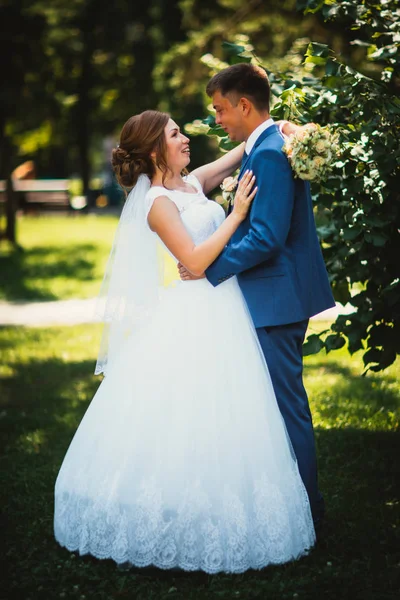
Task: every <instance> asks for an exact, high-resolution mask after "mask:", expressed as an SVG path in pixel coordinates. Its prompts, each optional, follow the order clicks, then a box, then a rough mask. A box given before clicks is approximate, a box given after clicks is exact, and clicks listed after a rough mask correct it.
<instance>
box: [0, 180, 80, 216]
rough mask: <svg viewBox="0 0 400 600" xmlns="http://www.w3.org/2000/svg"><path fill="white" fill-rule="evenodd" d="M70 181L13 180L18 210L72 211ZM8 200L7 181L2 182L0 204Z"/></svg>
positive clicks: (27, 211) (0, 182) (26, 211)
mask: <svg viewBox="0 0 400 600" xmlns="http://www.w3.org/2000/svg"><path fill="white" fill-rule="evenodd" d="M68 185H69V181H68V179H13V190H14V192H16V193H17V197H18V210H22V211H23V212H25V213H29V212H38V211H44V210H64V211H65V210H68V211H69V210H72V207H71V203H70V193H69V188H68ZM5 200H6V181H3V180H0V202H1V203H3V202H5Z"/></svg>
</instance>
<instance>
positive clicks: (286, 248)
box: [206, 125, 335, 327]
mask: <svg viewBox="0 0 400 600" xmlns="http://www.w3.org/2000/svg"><path fill="white" fill-rule="evenodd" d="M282 146H283V137H282V136H281V134H280V133H279V129H278V127H277V126H276V125H272V126H271V127H268V129H266V130H265V131H264V132H263V133H262V134H261V135H260V137H259V138H258V139H257V141H256V143H255V145H254V147H253V149H252V151H251V153H250V154H249V156H248V157H247V159H245V160H244V161H243V164H242V168H241V172H240V175H241V174H242V173H243V171H244V170H245V169H252V171H253V173H254V174H255V176H256V185H257V186H258V191H257V194H256V196H255V198H254V200H253V204H252V207H251V210H250V212H249V214H248V216H247V218H246V219H245V220H244V221H243V223H241V225H240V226H239V228H238V229H237V231H236V233H235V234H234V235H233V237H232V239H231V241H230V243H229V245H228V246H226V248H225V249H224V250H223V252H222V253H221V254H220V255H219V257H218V258H217V259H216V260H215V261H214V262H213V263H212V264H211V265H210V267H209V268H208V269H207V271H206V276H207V279H208V280H209V281H210V282H211V283H212V285H214V286H216V285H218V284H219V283H221V282H223V281H225V280H226V279H228V278H229V277H232V276H233V275H237V277H238V282H239V285H240V287H241V290H242V292H243V295H244V297H245V299H246V302H247V305H248V307H249V310H250V314H251V316H252V318H253V321H254V324H255V326H256V327H266V326H272V325H284V324H289V323H296V322H298V321H302V320H304V319H308V318H310V317H311V316H313V315H315V314H317V313H319V312H321V311H323V310H325V309H327V308H330V307H331V306H334V305H335V301H334V299H333V296H332V291H331V288H330V285H329V280H328V275H327V272H326V268H325V264H324V260H323V257H322V252H321V248H320V245H319V240H318V237H317V232H316V229H315V222H314V215H313V207H312V200H311V194H310V186H309V184H308V183H307V182H305V181H303V180H301V179H295V178H294V176H293V172H292V170H291V168H290V165H289V162H288V160H287V157H286V155H285V154H284V152H283V150H282ZM240 175H239V178H240Z"/></svg>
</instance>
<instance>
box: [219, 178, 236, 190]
mask: <svg viewBox="0 0 400 600" xmlns="http://www.w3.org/2000/svg"><path fill="white" fill-rule="evenodd" d="M237 184H238V179H237V177H225V179H224V180H223V182H222V183H221V186H220V187H221V190H222V191H223V192H233V191H235V189H236V188H237Z"/></svg>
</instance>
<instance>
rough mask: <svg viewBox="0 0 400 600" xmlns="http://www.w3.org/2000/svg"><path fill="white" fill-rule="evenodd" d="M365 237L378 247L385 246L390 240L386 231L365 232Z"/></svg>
mask: <svg viewBox="0 0 400 600" xmlns="http://www.w3.org/2000/svg"><path fill="white" fill-rule="evenodd" d="M364 238H365V240H366V241H367V242H369V243H370V244H373V245H374V246H378V247H381V246H384V245H385V244H386V242H387V241H388V237H387V236H386V235H385V234H384V233H376V232H373V233H372V232H371V233H369V232H366V233H364Z"/></svg>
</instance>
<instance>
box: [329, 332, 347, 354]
mask: <svg viewBox="0 0 400 600" xmlns="http://www.w3.org/2000/svg"><path fill="white" fill-rule="evenodd" d="M345 343H346V340H345V338H344V337H343V336H342V335H340V334H339V333H336V334H332V335H328V337H327V338H326V340H325V348H326V351H327V352H329V351H330V350H339V348H343V346H344V345H345Z"/></svg>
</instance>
